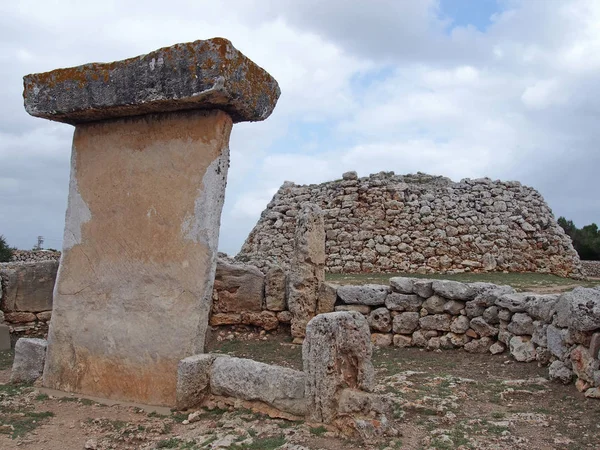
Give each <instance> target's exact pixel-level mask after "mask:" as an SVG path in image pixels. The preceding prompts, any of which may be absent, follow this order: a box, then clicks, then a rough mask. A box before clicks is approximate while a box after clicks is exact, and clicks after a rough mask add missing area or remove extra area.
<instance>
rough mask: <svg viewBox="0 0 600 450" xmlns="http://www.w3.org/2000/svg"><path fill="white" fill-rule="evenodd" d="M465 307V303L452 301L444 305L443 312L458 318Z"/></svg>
mask: <svg viewBox="0 0 600 450" xmlns="http://www.w3.org/2000/svg"><path fill="white" fill-rule="evenodd" d="M464 307H465V304H464V302H459V301H457V300H450V301H447V302H446V303H444V308H443V312H446V313H448V314H452V315H453V316H458V315H459V314H460V312H461V310H463V309H464Z"/></svg>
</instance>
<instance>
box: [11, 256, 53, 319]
mask: <svg viewBox="0 0 600 450" xmlns="http://www.w3.org/2000/svg"><path fill="white" fill-rule="evenodd" d="M57 270H58V261H56V260H54V261H41V262H36V263H26V264H14V265H8V266H6V267H5V268H1V269H0V276H1V277H2V278H3V280H4V283H3V284H4V292H3V293H2V295H1V296H0V298H1V299H2V302H1V307H2V310H3V311H4V312H16V311H26V312H33V313H36V312H41V311H48V310H51V309H52V291H53V289H54V283H55V282H56V272H57Z"/></svg>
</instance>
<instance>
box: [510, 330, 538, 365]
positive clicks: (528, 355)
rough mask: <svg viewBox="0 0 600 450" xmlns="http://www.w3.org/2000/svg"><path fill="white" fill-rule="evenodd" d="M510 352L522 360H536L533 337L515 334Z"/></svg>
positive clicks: (511, 341)
mask: <svg viewBox="0 0 600 450" xmlns="http://www.w3.org/2000/svg"><path fill="white" fill-rule="evenodd" d="M509 347H510V354H511V355H512V357H513V358H515V359H516V360H517V361H520V362H531V361H535V356H536V354H535V346H534V345H533V342H531V339H528V338H526V337H524V336H513V337H512V338H511V339H510V342H509Z"/></svg>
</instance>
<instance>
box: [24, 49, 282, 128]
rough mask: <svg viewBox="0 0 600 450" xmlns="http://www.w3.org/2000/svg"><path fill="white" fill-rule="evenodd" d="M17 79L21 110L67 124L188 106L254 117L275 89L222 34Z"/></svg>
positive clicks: (267, 108)
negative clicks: (21, 84) (22, 100)
mask: <svg viewBox="0 0 600 450" xmlns="http://www.w3.org/2000/svg"><path fill="white" fill-rule="evenodd" d="M24 86H25V92H24V93H23V96H24V97H25V109H26V110H27V112H28V113H29V114H31V115H32V116H36V117H43V118H45V119H50V120H56V121H59V122H66V123H70V124H80V123H85V122H92V121H98V120H106V119H112V118H121V117H126V116H139V115H142V114H149V113H155V112H169V111H181V110H190V109H220V110H222V111H225V112H226V113H227V114H229V115H230V116H231V118H232V119H233V121H234V122H242V121H258V120H264V119H266V118H267V117H269V115H270V114H271V112H272V111H273V109H274V108H275V104H276V103H277V99H278V98H279V95H280V90H279V86H278V84H277V81H275V79H273V78H272V77H271V76H270V75H269V74H268V73H267V72H266V71H265V70H263V69H261V68H260V67H259V66H257V65H256V64H255V63H253V62H252V61H251V60H250V59H248V58H247V57H245V56H244V55H243V54H242V53H241V52H239V51H238V50H237V49H236V48H235V47H234V46H233V45H232V44H231V42H229V41H228V40H227V39H223V38H214V39H208V40H203V41H195V42H190V43H185V44H176V45H174V46H172V47H165V48H161V49H159V50H156V51H153V52H151V53H148V54H147V55H141V56H137V57H135V58H129V59H125V60H123V61H117V62H112V63H92V64H85V65H83V66H78V67H72V68H69V69H57V70H53V71H52V72H46V73H38V74H32V75H27V76H26V77H25V78H24Z"/></svg>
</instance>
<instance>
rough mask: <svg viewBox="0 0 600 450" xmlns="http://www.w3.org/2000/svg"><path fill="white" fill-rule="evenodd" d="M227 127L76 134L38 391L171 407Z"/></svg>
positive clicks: (210, 262) (196, 317) (210, 268)
mask: <svg viewBox="0 0 600 450" xmlns="http://www.w3.org/2000/svg"><path fill="white" fill-rule="evenodd" d="M132 84H133V83H132ZM231 126H232V121H231V118H230V117H229V116H228V115H227V114H226V113H224V112H222V111H185V112H176V113H163V114H156V115H145V116H138V117H131V118H125V119H120V120H112V121H104V122H92V123H89V124H82V125H78V126H77V127H76V129H75V135H74V138H73V153H72V159H71V179H70V185H69V202H68V208H67V216H66V224H65V230H66V231H65V239H64V244H63V245H64V247H63V253H62V259H61V270H60V272H59V274H58V277H57V281H56V289H55V295H54V302H53V303H54V304H53V311H52V321H51V324H50V330H49V334H48V357H47V359H46V367H45V369H44V381H43V383H44V386H45V387H49V388H53V389H58V390H64V391H67V392H78V393H82V394H88V395H94V396H99V397H105V398H112V399H118V400H125V401H137V402H141V403H145V404H155V405H169V406H173V405H175V402H176V383H177V365H178V363H179V361H180V360H181V359H182V358H184V357H186V356H189V355H191V354H198V353H202V352H203V351H204V339H205V334H206V329H207V326H208V318H209V312H210V308H211V303H212V293H213V282H214V274H215V266H216V257H217V243H218V235H219V221H220V215H221V209H222V206H223V200H224V190H225V184H226V176H227V169H228V165H229V134H230V131H231ZM165 330H168V333H166V332H165Z"/></svg>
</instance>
